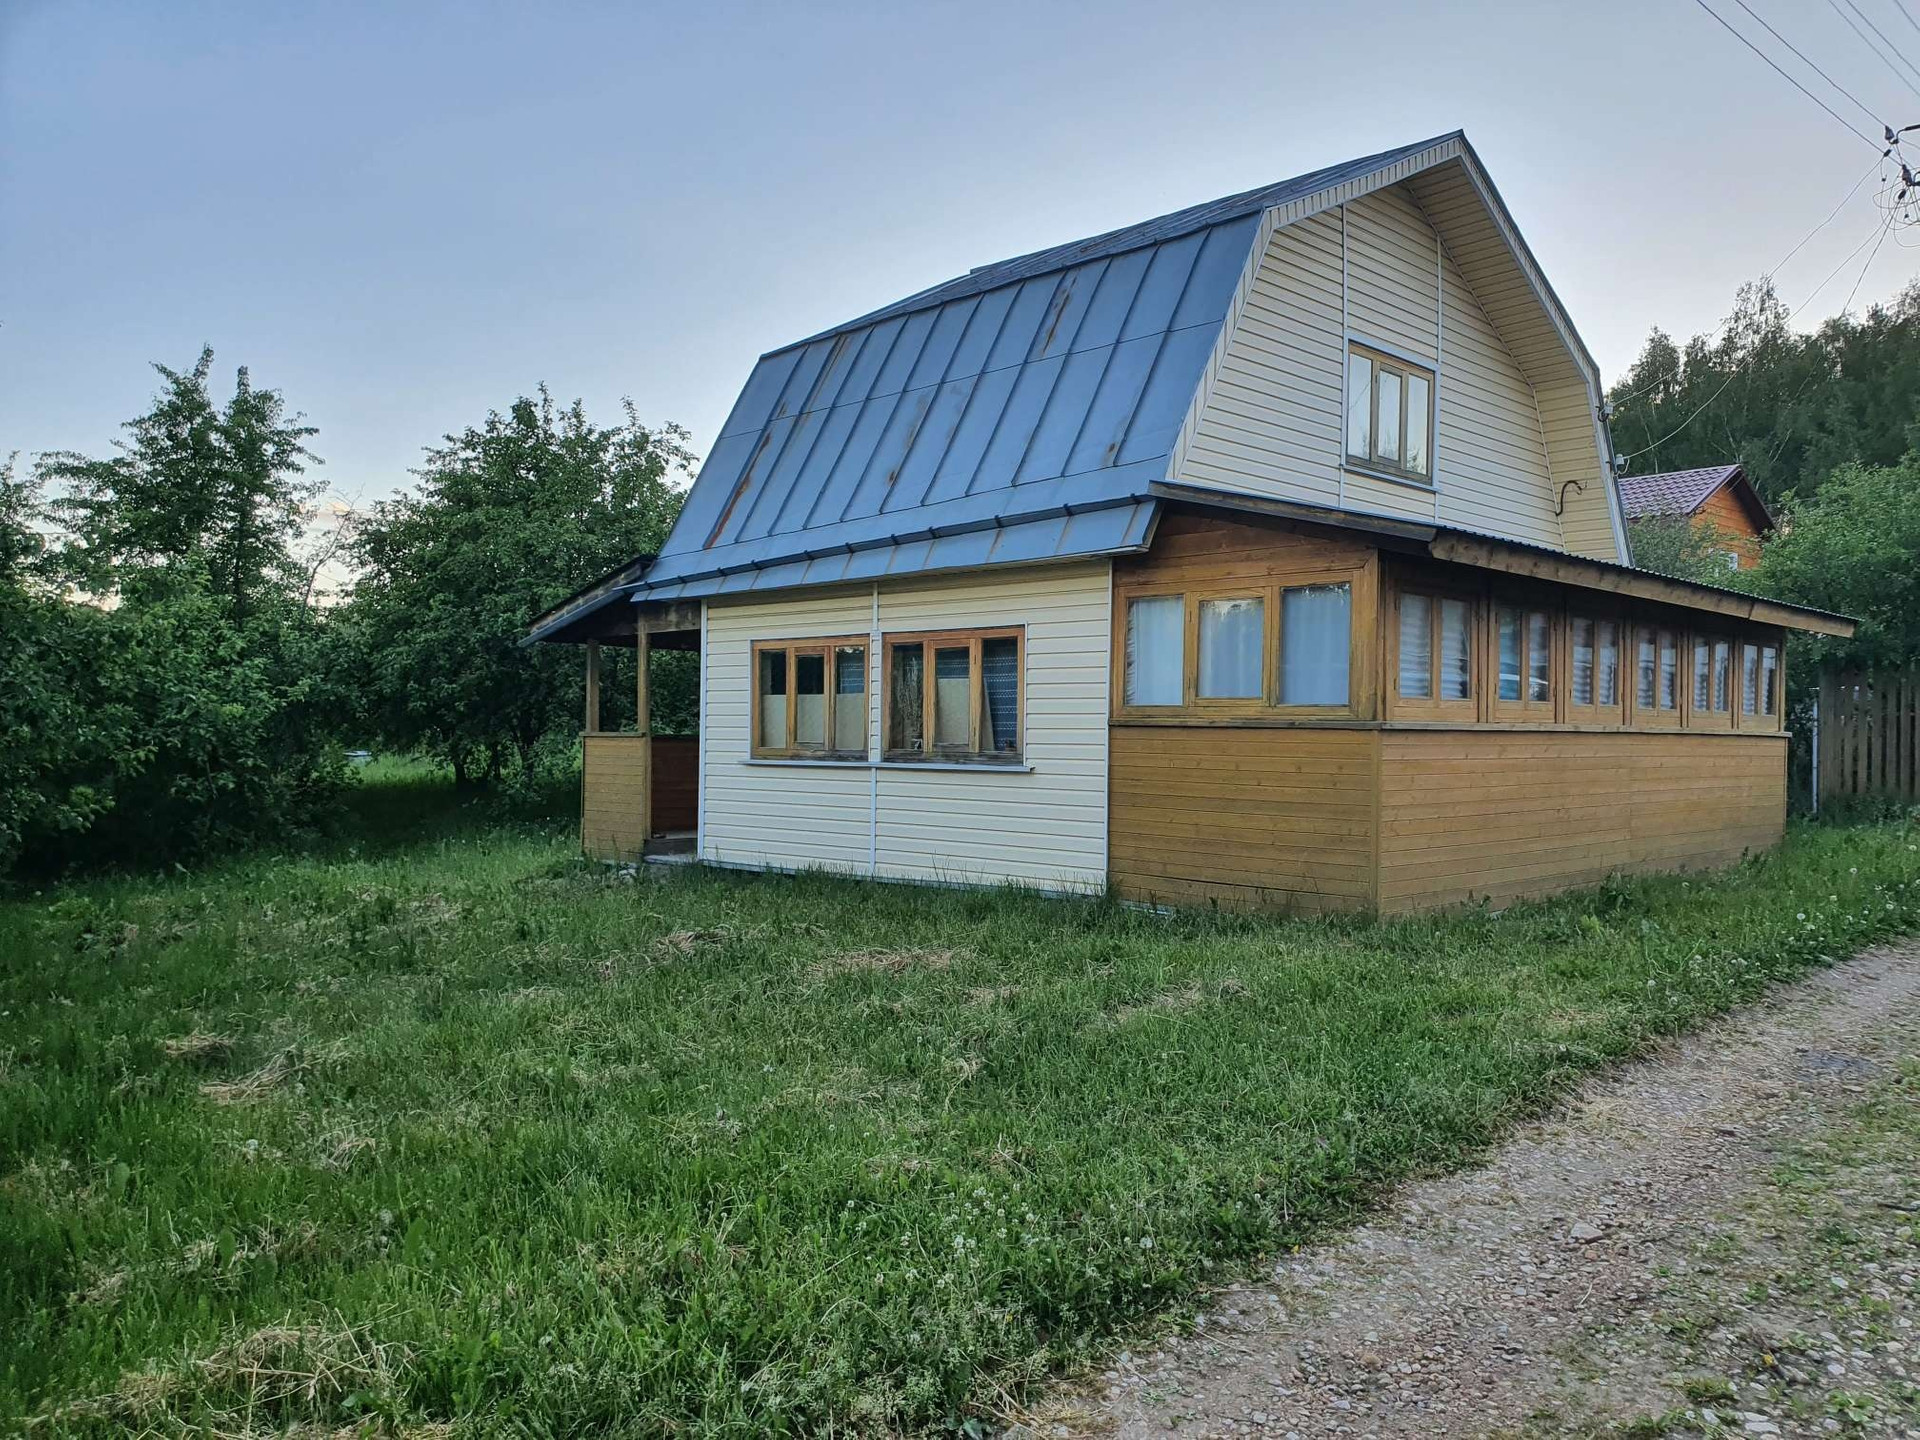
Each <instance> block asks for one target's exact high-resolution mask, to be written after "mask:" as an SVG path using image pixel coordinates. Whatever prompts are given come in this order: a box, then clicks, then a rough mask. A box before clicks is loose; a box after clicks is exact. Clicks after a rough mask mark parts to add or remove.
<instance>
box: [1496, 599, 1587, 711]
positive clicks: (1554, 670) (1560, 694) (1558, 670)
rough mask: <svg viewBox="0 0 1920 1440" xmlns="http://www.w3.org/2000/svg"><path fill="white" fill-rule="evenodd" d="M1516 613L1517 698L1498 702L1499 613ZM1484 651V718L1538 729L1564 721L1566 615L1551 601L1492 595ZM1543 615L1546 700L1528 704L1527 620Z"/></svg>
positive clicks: (1530, 672) (1530, 670)
mask: <svg viewBox="0 0 1920 1440" xmlns="http://www.w3.org/2000/svg"><path fill="white" fill-rule="evenodd" d="M1502 610H1518V611H1519V612H1520V698H1519V699H1518V700H1503V699H1501V698H1500V612H1501V611H1502ZM1486 612H1487V620H1486V649H1487V680H1488V684H1487V702H1488V715H1489V717H1490V718H1491V719H1494V720H1499V721H1515V720H1518V721H1530V722H1532V723H1534V724H1539V725H1550V724H1553V723H1555V722H1556V721H1559V720H1561V719H1562V718H1563V717H1564V710H1563V706H1564V703H1565V699H1566V694H1567V677H1566V673H1565V672H1566V652H1567V643H1566V641H1567V637H1566V629H1567V616H1566V611H1565V610H1564V609H1562V608H1561V607H1560V606H1559V605H1558V604H1556V603H1555V602H1553V601H1551V600H1546V599H1542V598H1536V597H1530V596H1515V595H1511V594H1508V595H1501V594H1495V595H1493V596H1492V597H1491V598H1490V599H1489V600H1488V602H1487V606H1486ZM1534 614H1544V615H1545V616H1546V617H1547V698H1546V699H1545V700H1530V699H1528V698H1527V688H1528V684H1529V682H1530V681H1531V680H1532V678H1533V666H1532V664H1531V663H1529V662H1531V660H1532V658H1533V645H1532V641H1531V638H1530V636H1529V634H1528V631H1529V629H1530V628H1531V627H1530V626H1529V625H1528V624H1527V617H1528V616H1530V615H1534Z"/></svg>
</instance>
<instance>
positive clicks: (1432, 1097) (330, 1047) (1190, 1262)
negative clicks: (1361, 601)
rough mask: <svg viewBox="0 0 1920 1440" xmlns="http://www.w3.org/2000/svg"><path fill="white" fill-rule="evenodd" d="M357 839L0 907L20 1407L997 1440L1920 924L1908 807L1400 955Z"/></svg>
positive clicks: (1397, 927) (456, 830) (378, 831)
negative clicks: (1178, 1329)
mask: <svg viewBox="0 0 1920 1440" xmlns="http://www.w3.org/2000/svg"><path fill="white" fill-rule="evenodd" d="M361 804H362V806H363V808H364V811H365V813H366V814H367V815H368V816H369V817H370V819H369V821H368V823H369V825H370V826H371V827H372V829H371V830H370V831H369V832H368V833H367V834H366V835H364V836H362V838H361V839H359V840H358V841H355V842H351V843H349V842H347V841H342V842H340V843H338V844H335V845H333V846H330V847H327V848H323V849H320V850H316V851H313V852H310V853H307V854H304V855H292V856H288V857H282V858H273V857H255V858H250V859H247V860H245V861H242V862H238V863H232V864H228V865H225V866H221V867H217V868H213V869H210V870H208V871H206V872H205V873H202V874H174V875H171V876H169V877H166V878H163V879H147V880H129V881H121V882H112V883H97V884H87V885H75V886H73V887H71V888H67V889H62V890H59V891H55V892H49V893H46V894H41V895H37V896H20V897H18V898H16V899H13V900H10V901H8V902H6V903H4V904H0V956H4V970H3V972H0V1417H4V1418H8V1419H11V1420H12V1421H13V1422H15V1423H19V1422H20V1421H23V1420H24V1421H26V1422H28V1423H29V1424H30V1425H31V1426H32V1428H34V1429H36V1430H41V1431H44V1432H47V1433H90V1432H98V1433H121V1432H123V1431H126V1430H129V1429H145V1430H148V1431H151V1432H167V1431H173V1430H188V1429H196V1430H197V1429H218V1430H221V1431H224V1432H227V1433H243V1432H247V1431H249V1430H253V1431H265V1430H270V1429H274V1428H276V1427H285V1426H289V1425H296V1424H316V1425H329V1426H333V1425H342V1424H351V1423H354V1422H356V1421H367V1422H369V1423H370V1425H371V1427H372V1428H377V1429H390V1430H397V1431H405V1430H407V1429H409V1428H412V1427H416V1426H422V1427H424V1426H432V1425H436V1424H444V1423H446V1422H455V1423H457V1424H458V1426H459V1428H460V1429H461V1430H462V1432H463V1433H465V1432H466V1431H468V1430H472V1431H476V1432H487V1431H493V1430H500V1431H509V1430H511V1431H516V1432H532V1433H580V1432H583V1431H589V1430H597V1431H603V1432H612V1433H638V1434H654V1433H675V1434H689V1435H718V1434H732V1435H748V1434H762V1433H802V1432H808V1433H810V1432H815V1431H826V1430H828V1429H829V1428H832V1429H834V1430H836V1431H839V1432H844V1431H847V1430H851V1431H854V1432H863V1431H870V1432H880V1431H889V1432H891V1431H899V1430H904V1431H934V1432H938V1431H942V1430H948V1429H952V1428H956V1427H963V1426H971V1427H973V1428H978V1427H979V1425H981V1424H990V1423H991V1422H992V1421H993V1419H994V1418H995V1417H996V1416H1002V1415H1005V1414H1007V1413H1010V1410H1011V1407H1012V1406H1013V1405H1014V1404H1016V1403H1017V1402H1019V1401H1020V1400H1021V1399H1022V1398H1023V1397H1028V1396H1030V1395H1031V1394H1032V1393H1033V1387H1034V1383H1035V1382H1036V1381H1037V1380H1039V1379H1041V1378H1042V1377H1043V1376H1044V1375H1045V1374H1046V1372H1047V1371H1048V1370H1049V1369H1050V1368H1052V1367H1057V1366H1060V1365H1062V1364H1071V1363H1072V1362H1074V1361H1075V1360H1076V1359H1079V1358H1081V1357H1085V1356H1087V1355H1089V1354H1090V1353H1092V1352H1094V1351H1095V1350H1096V1349H1097V1347H1098V1346H1099V1345H1100V1343H1101V1342H1102V1340H1103V1338H1106V1337H1111V1336H1113V1335H1114V1334H1116V1333H1117V1332H1119V1331H1121V1330H1123V1329H1124V1328H1126V1327H1128V1326H1130V1325H1132V1324H1134V1323H1136V1322H1138V1321H1140V1320H1141V1319H1142V1318H1144V1317H1149V1316H1151V1315H1154V1314H1155V1313H1156V1312H1164V1311H1165V1310H1167V1309H1168V1308H1169V1307H1170V1306H1174V1305H1177V1304H1178V1302H1179V1301H1180V1300H1181V1299H1182V1298H1183V1297H1188V1296H1191V1295H1192V1294H1194V1292H1195V1291H1196V1290H1197V1289H1199V1288H1202V1287H1205V1286H1206V1285H1207V1284H1208V1283H1209V1282H1211V1281H1216V1280H1220V1279H1223V1278H1226V1277H1227V1276H1228V1275H1229V1274H1231V1273H1233V1272H1234V1270H1235V1269H1236V1267H1237V1266H1240V1265H1242V1264H1244V1262H1245V1261H1247V1260H1248V1259H1249V1258H1251V1257H1256V1256H1259V1255H1261V1254H1264V1253H1270V1252H1273V1251H1275V1250H1276V1249H1279V1248H1281V1247H1285V1246H1290V1245H1293V1244H1297V1243H1301V1242H1304V1241H1307V1240H1310V1239H1311V1238H1312V1237H1313V1236H1314V1235H1316V1234H1317V1233H1319V1232H1321V1231H1323V1230H1324V1229H1325V1228H1326V1227H1328V1226H1329V1225H1333V1224H1338V1223H1340V1222H1342V1221H1345V1220H1348V1219H1350V1218H1351V1217H1352V1216H1353V1215H1354V1214H1355V1213H1356V1212H1357V1211H1358V1210H1359V1209H1360V1208H1361V1207H1363V1206H1364V1205H1365V1204H1367V1202H1368V1201H1369V1199H1370V1198H1372V1197H1375V1196H1377V1195H1378V1194H1379V1192H1380V1190H1381V1188H1382V1187H1383V1186H1385V1185H1386V1184H1388V1183H1389V1182H1391V1181H1393V1180H1395V1179H1396V1178H1399V1177H1403V1176H1405V1175H1408V1174H1409V1173H1413V1172H1417V1171H1423V1170H1428V1169H1431V1168H1433V1167H1438V1166H1447V1165H1453V1164H1457V1163H1459V1162H1461V1161H1462V1160H1463V1159H1466V1158H1468V1157H1470V1156H1472V1155H1473V1154H1474V1152H1475V1151H1476V1150H1477V1149H1479V1148H1480V1147H1483V1146H1484V1145H1486V1144H1487V1143H1488V1142H1489V1141H1491V1140H1493V1139H1495V1138H1497V1137H1498V1136H1499V1135H1500V1134H1501V1133H1502V1131H1503V1130H1504V1129H1505V1128H1506V1127H1508V1126H1509V1125H1511V1124H1512V1123H1513V1122H1514V1121H1515V1120H1516V1119H1517V1118H1519V1117H1521V1116H1524V1115H1526V1114H1528V1113H1531V1112H1535V1111H1538V1110H1539V1109H1540V1108H1541V1107H1542V1106H1543V1105H1544V1104H1546V1103H1548V1102H1549V1101H1550V1100H1551V1099H1552V1098H1553V1097H1555V1096H1556V1095H1558V1094H1560V1093H1562V1092H1564V1091H1565V1090H1566V1089H1567V1088H1568V1087H1569V1086H1570V1085H1571V1084H1572V1083H1574V1082H1575V1081H1576V1080H1577V1079H1578V1078H1579V1077H1580V1076H1581V1075H1582V1074H1583V1073H1584V1072H1587V1071H1590V1070H1591V1069H1592V1068H1593V1067H1595V1066H1597V1065H1599V1064H1601V1063H1603V1062H1605V1061H1607V1060H1609V1059H1611V1058H1614V1057H1618V1056H1622V1055H1626V1054H1628V1053H1631V1052H1632V1051H1634V1050H1635V1049H1636V1048H1637V1047H1641V1046H1643V1045H1645V1044H1646V1043H1647V1042H1648V1041H1649V1040H1650V1039H1652V1038H1653V1037H1657V1036H1660V1035H1662V1034H1666V1033H1670V1032H1672V1031H1675V1030H1677V1029H1679V1028H1682V1027H1684V1026H1686V1025H1688V1024H1689V1023H1692V1022H1694V1021H1697V1020H1698V1019H1700V1018H1702V1017H1704V1016H1707V1015H1709V1014H1711V1013H1713V1012H1716V1011H1719V1010H1722V1009H1725V1008H1726V1007H1728V1006H1730V1005H1733V1004H1736V1003H1738V1002H1740V1001H1742V1000H1745V999H1749V998H1751V997H1753V996H1755V995H1757V994H1758V993H1759V992H1760V991H1761V990H1762V989H1763V988H1764V987H1765V986H1766V985H1767V984H1768V983H1769V982H1770V981H1773V980H1775V979H1777V978H1780V977H1783V976H1787V975H1790V974H1793V973H1796V972H1798V971H1800V970H1803V969H1805V968H1807V967H1808V966H1810V965H1814V964H1818V963H1820V962H1821V961H1822V960H1825V959H1828V958H1832V957H1837V956H1840V955H1843V954H1846V953H1848V952H1850V951H1851V950H1853V949H1856V948H1858V947H1860V946H1862V945H1864V944H1867V943H1869V942H1871V941H1873V940H1875V939H1877V938H1880V937H1883V936H1886V935H1889V934H1892V933H1895V932H1900V931H1905V930H1908V929H1911V928H1915V927H1916V923H1917V922H1920V853H1917V852H1916V850H1915V844H1916V838H1915V835H1914V832H1913V831H1912V829H1911V828H1910V827H1909V826H1907V825H1905V824H1891V823H1889V824H1879V825H1872V826H1861V827H1857V828H1851V829H1840V828H1815V827H1806V828H1800V829H1797V830H1796V831H1795V832H1794V833H1793V834H1792V835H1791V837H1790V839H1789V841H1788V843H1787V844H1786V846H1785V847H1784V848H1783V849H1782V850H1780V851H1779V852H1777V853H1776V854H1773V855H1770V856H1766V857H1762V858H1759V859H1755V860H1752V861H1750V862H1748V863H1747V864H1745V865H1742V866H1740V867H1739V868H1737V869H1735V870H1733V871H1730V872H1727V873H1725V874H1723V875H1719V876H1714V877H1698V876H1696V877H1692V878H1690V879H1679V878H1667V879H1659V880H1650V881H1644V882H1631V883H1622V884H1617V885H1610V886H1608V887H1606V888H1604V889H1602V890H1599V891H1596V892H1589V893H1586V894H1582V895H1578V896H1574V897H1569V898H1566V899H1562V900H1557V901H1553V902H1548V903H1543V904H1536V905H1526V906H1519V907H1515V908H1513V909H1511V910H1509V911H1507V912H1506V913H1505V914H1501V915H1494V914H1489V913H1487V912H1485V911H1468V912H1464V913H1455V914H1452V915H1448V916H1444V917H1440V918H1428V919H1413V920H1404V921H1394V922H1390V923H1372V922H1368V921H1365V920H1360V919H1354V920H1284V919H1268V920H1261V919H1246V918H1234V917H1226V916H1210V915H1205V914H1197V913H1196V914H1182V915H1178V916H1173V917H1165V916H1157V915H1153V914H1149V913H1144V912H1141V911H1137V910H1132V909H1128V908H1125V907H1122V906H1119V905H1115V904H1111V903H1106V902H1100V901H1062V900H1049V899H1045V898H1041V897H1036V896H1033V895H1029V894H1025V893H1021V892H1017V891H998V892H961V891H941V890H930V889H917V888H908V887H892V886H877V885H867V884H862V883H859V882H854V881H846V880H836V879H830V878H827V877H824V876H800V877H791V878H783V877H752V876H740V875H729V874H720V873H701V872H692V871H682V872H677V873H671V872H670V873H665V874H661V873H658V872H655V871H651V870H649V871H647V872H645V873H642V874H641V875H639V876H637V877H626V876H622V875H620V874H618V873H617V872H609V871H607V870H605V869H602V868H600V867H597V866H592V865H587V864H584V863H581V862H579V861H577V860H576V859H574V858H573V856H572V849H573V837H572V833H571V830H570V828H569V827H568V826H567V825H566V824H565V823H564V822H562V821H556V820H553V819H547V820H537V821H531V822H529V821H525V820H521V821H500V820H489V819H488V818H487V817H486V816H485V814H484V813H482V812H479V811H475V810H462V809H459V808H457V807H453V806H451V805H450V804H449V803H448V802H447V800H446V797H445V795H444V792H440V791H437V790H435V789H434V788H433V787H431V786H423V785H420V784H418V783H414V784H408V783H406V782H404V781H393V780H391V779H390V780H389V781H388V782H386V783H375V784H370V785H369V786H368V787H367V789H366V793H365V794H364V795H363V796H362V799H361ZM403 831H404V832H407V833H410V834H411V835H412V837H413V838H412V839H410V840H401V839H397V838H395V837H396V836H398V835H399V834H400V833H401V832H403ZM381 837H384V838H381Z"/></svg>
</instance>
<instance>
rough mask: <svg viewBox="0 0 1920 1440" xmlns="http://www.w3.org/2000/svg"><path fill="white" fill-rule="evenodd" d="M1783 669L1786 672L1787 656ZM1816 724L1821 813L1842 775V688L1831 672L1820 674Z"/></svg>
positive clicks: (1816, 804)
mask: <svg viewBox="0 0 1920 1440" xmlns="http://www.w3.org/2000/svg"><path fill="white" fill-rule="evenodd" d="M1783 648H1784V647H1783ZM1782 668H1783V669H1784V668H1785V661H1784V656H1783V658H1782ZM1786 688H1787V687H1786V686H1785V685H1784V684H1783V685H1782V686H1781V687H1780V690H1781V693H1782V695H1783V696H1784V695H1785V692H1786ZM1814 724H1815V727H1816V728H1815V731H1814V733H1815V734H1816V735H1818V736H1819V740H1818V742H1817V743H1818V744H1819V747H1820V754H1819V755H1818V756H1817V757H1816V759H1815V764H1814V775H1813V808H1814V809H1815V810H1818V809H1819V808H1820V806H1821V805H1822V804H1824V803H1825V802H1826V801H1828V800H1831V799H1832V798H1833V778H1834V776H1836V775H1838V774H1839V773H1840V687H1839V685H1838V684H1836V683H1835V681H1834V678H1833V672H1832V671H1831V670H1823V671H1821V672H1820V708H1819V710H1817V711H1816V712H1815V718H1814Z"/></svg>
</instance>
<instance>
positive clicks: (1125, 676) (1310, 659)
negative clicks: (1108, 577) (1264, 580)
mask: <svg viewBox="0 0 1920 1440" xmlns="http://www.w3.org/2000/svg"><path fill="white" fill-rule="evenodd" d="M1122 613H1123V614H1124V615H1125V617H1126V620H1125V625H1126V633H1125V635H1124V636H1123V637H1122V639H1121V641H1120V644H1121V647H1122V654H1123V656H1124V661H1123V671H1122V674H1121V676H1120V691H1121V708H1122V709H1125V710H1145V711H1148V712H1152V711H1157V710H1164V711H1167V712H1172V711H1175V710H1177V709H1180V708H1185V707H1192V708H1194V709H1198V710H1206V711H1211V712H1214V713H1227V714H1247V713H1254V712H1257V711H1260V710H1263V709H1267V708H1271V707H1275V706H1278V707H1299V708H1302V709H1306V708H1309V707H1311V708H1314V709H1332V710H1344V709H1346V708H1347V707H1348V706H1349V705H1350V703H1351V675H1350V673H1349V672H1350V669H1351V655H1352V648H1353V587H1352V584H1351V582H1349V581H1345V580H1342V581H1338V582H1336V583H1332V584H1318V585H1272V586H1268V587H1265V588H1263V589H1261V590H1258V591H1247V592H1240V593H1228V594H1214V595H1192V594H1184V593H1183V594H1176V595H1136V596H1133V597H1131V598H1129V599H1128V600H1127V601H1126V602H1125V608H1124V610H1123V612H1122Z"/></svg>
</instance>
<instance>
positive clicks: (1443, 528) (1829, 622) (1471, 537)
mask: <svg viewBox="0 0 1920 1440" xmlns="http://www.w3.org/2000/svg"><path fill="white" fill-rule="evenodd" d="M1153 493H1154V494H1155V495H1156V496H1158V497H1159V498H1161V499H1163V500H1168V501H1175V502H1179V503H1182V504H1188V505H1194V506H1198V507H1201V508H1204V509H1209V510H1220V511H1230V512H1233V513H1236V514H1241V515H1256V516H1263V517H1266V518H1269V519H1274V520H1283V521H1292V522H1297V523H1301V524H1308V525H1325V526H1330V527H1333V528H1336V529H1342V530H1357V531H1361V532H1363V533H1366V534H1369V535H1372V536H1375V537H1377V538H1379V539H1380V540H1383V541H1388V542H1391V543H1392V544H1393V545H1394V548H1397V549H1401V550H1410V551H1414V552H1420V551H1424V552H1425V553H1426V554H1427V555H1429V556H1431V557H1432V558H1433V559H1435V560H1444V561H1447V562H1449V563H1450V564H1455V565H1469V566H1472V567H1474V568H1475V569H1479V570H1492V571H1497V572H1499V573H1501V574H1504V575H1513V576H1518V577H1521V578H1524V579H1529V580H1545V581H1550V582H1552V583H1554V584H1558V585H1573V586H1577V587H1579V588H1581V589H1584V590H1599V591H1604V592H1606V593H1607V594H1610V595H1621V596H1627V597H1630V598H1632V599H1636V600H1647V601H1651V602H1654V603H1656V604H1661V605H1675V606H1679V607H1681V608H1683V609H1687V610H1702V611H1707V612H1710V613H1712V614H1715V615H1725V616H1727V617H1729V618H1731V619H1738V620H1750V621H1752V622H1754V623H1755V624H1758V625H1779V626H1782V627H1783V628H1785V629H1788V630H1804V631H1806V632H1808V633H1809V634H1814V635H1836V636H1840V637H1841V638H1846V637H1849V636H1851V635H1852V634H1853V632H1854V627H1855V624H1856V622H1855V621H1854V620H1853V619H1851V618H1850V617H1848V616H1845V615H1836V614H1833V613H1832V612H1831V611H1826V610H1815V609H1812V608H1810V607H1808V606H1805V605H1789V604H1787V603H1786V602H1785V601H1781V600H1769V599H1766V598H1764V597H1763V596H1758V595H1746V594H1742V593H1741V592H1740V591H1738V590H1723V589H1721V588H1720V587H1719V586H1717V585H1701V584H1698V583H1696V582H1694V581H1691V580H1676V579H1673V578H1672V577H1670V576H1666V575H1656V574H1655V573H1654V572H1652V571H1651V570H1636V569H1634V568H1633V567H1632V566H1631V565H1615V564H1613V563H1612V562H1611V561H1607V560H1590V559H1588V558H1586V557H1585V556H1581V555H1571V554H1568V553H1566V552H1565V551H1561V550H1549V549H1547V548H1545V547H1544V546H1539V545H1527V544H1524V543H1522V542H1520V541H1517V540H1501V539H1498V538H1497V537H1494V536H1491V535H1480V534H1477V533H1475V532H1473V531H1471V530H1460V529H1456V528H1454V527H1452V526H1447V525H1433V524H1427V523H1423V522H1421V521H1417V520H1399V519H1394V518H1392V517H1389V516H1385V515H1370V514H1366V513H1364V512H1356V511H1350V510H1334V509H1328V508H1323V507H1321V506H1316V505H1302V504H1296V503H1294V502H1292V501H1287V500H1268V499H1265V498H1263V497H1260V496H1254V495H1236V494H1231V493H1229V492H1226V491H1220V490H1210V489H1207V488H1205V487H1203V486H1198V485H1175V484H1161V485H1156V486H1154V487H1153Z"/></svg>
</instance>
